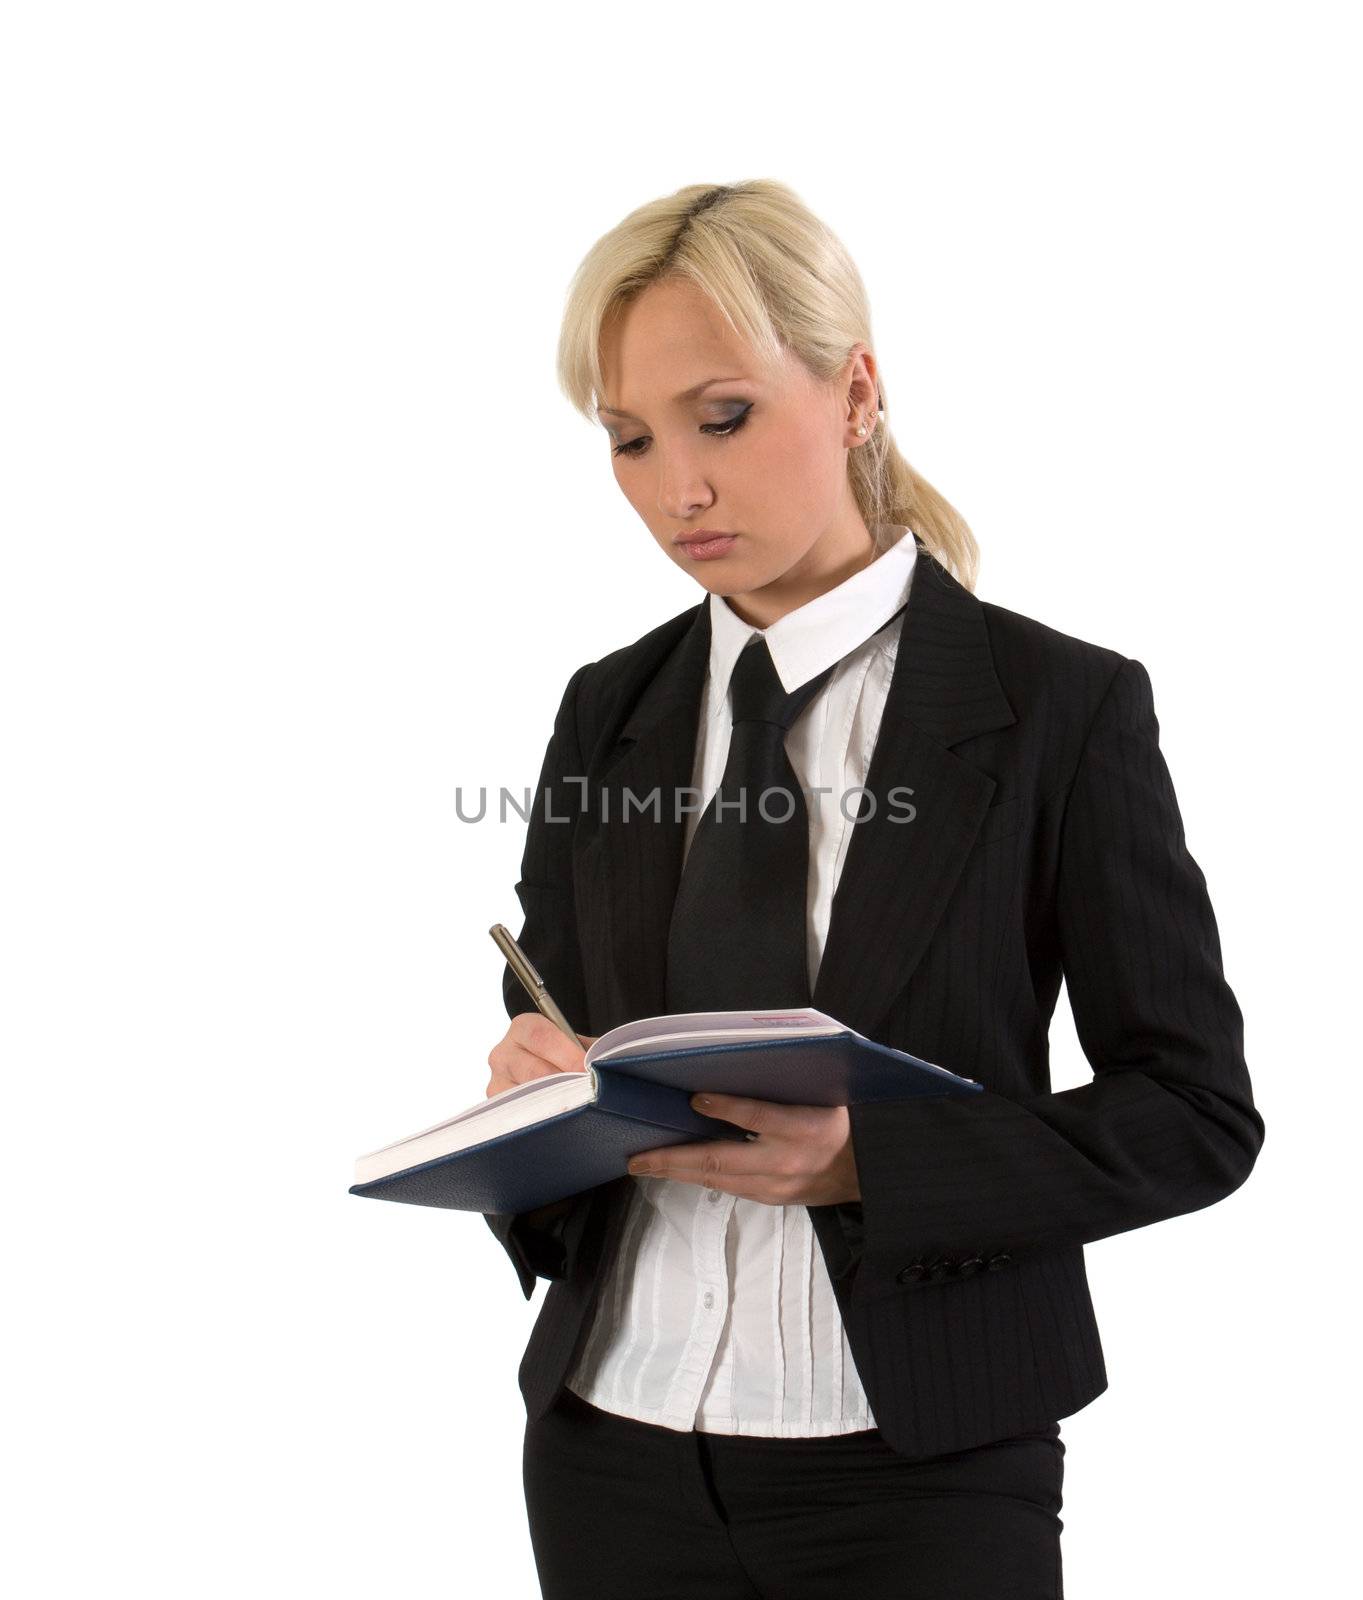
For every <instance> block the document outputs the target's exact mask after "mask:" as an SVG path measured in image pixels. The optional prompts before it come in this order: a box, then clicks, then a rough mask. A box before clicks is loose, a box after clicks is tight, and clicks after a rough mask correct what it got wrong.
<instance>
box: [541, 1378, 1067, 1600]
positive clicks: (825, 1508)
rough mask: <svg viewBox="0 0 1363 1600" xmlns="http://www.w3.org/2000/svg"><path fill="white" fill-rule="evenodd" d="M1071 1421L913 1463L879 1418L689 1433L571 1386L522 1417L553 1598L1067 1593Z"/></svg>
mask: <svg viewBox="0 0 1363 1600" xmlns="http://www.w3.org/2000/svg"><path fill="white" fill-rule="evenodd" d="M1064 1454H1065V1446H1064V1445H1063V1444H1062V1443H1061V1440H1060V1424H1059V1423H1058V1422H1057V1423H1052V1424H1051V1425H1050V1427H1048V1428H1045V1429H1043V1430H1041V1431H1039V1432H1036V1433H1025V1434H1020V1435H1018V1436H1016V1437H1013V1438H1009V1439H1000V1440H996V1441H994V1442H992V1443H990V1444H986V1445H980V1446H978V1447H977V1448H975V1449H973V1450H959V1451H955V1452H953V1453H952V1454H950V1455H943V1456H934V1457H931V1458H929V1459H926V1460H910V1459H908V1458H907V1457H905V1456H901V1455H900V1454H899V1453H898V1452H897V1451H895V1450H893V1449H892V1448H891V1447H890V1446H889V1445H888V1444H886V1443H885V1441H884V1440H883V1439H882V1438H881V1437H880V1432H879V1430H878V1429H876V1428H871V1429H869V1430H866V1431H864V1432H860V1433H849V1434H835V1435H833V1436H832V1437H830V1438H823V1439H819V1438H814V1439H804V1438H801V1439H776V1438H757V1437H753V1436H750V1435H743V1434H715V1433H703V1432H699V1431H693V1432H690V1433H680V1432H678V1431H676V1430H675V1429H671V1428H659V1427H654V1426H653V1425H652V1424H650V1423H646V1422H636V1421H635V1420H634V1419H633V1418H632V1417H621V1416H617V1415H616V1414H615V1413H613V1412H609V1411H602V1410H599V1409H598V1408H597V1407H595V1406H592V1405H589V1404H588V1403H587V1402H586V1401H585V1400H581V1399H579V1398H578V1397H577V1395H575V1394H574V1393H573V1392H572V1391H571V1390H570V1389H564V1390H562V1391H561V1392H560V1395H559V1398H558V1400H557V1401H556V1403H555V1404H554V1405H553V1406H552V1407H551V1408H550V1409H549V1411H548V1412H547V1413H546V1414H545V1415H544V1416H543V1417H541V1418H540V1420H539V1421H538V1422H527V1424H526V1430H525V1447H524V1473H525V1500H526V1509H527V1512H528V1514H529V1521H530V1537H531V1543H532V1545H533V1547H534V1552H535V1564H536V1567H537V1568H538V1571H539V1580H540V1584H541V1590H542V1594H543V1596H544V1600H683V1597H685V1600H850V1597H853V1596H855V1597H856V1600H891V1597H893V1600H983V1597H986V1596H987V1597H989V1600H1004V1597H1006V1600H1060V1597H1061V1596H1062V1595H1063V1592H1064V1591H1063V1587H1062V1582H1061V1561H1060V1531H1061V1528H1062V1527H1063V1523H1062V1522H1061V1519H1060V1515H1059V1513H1060V1505H1061V1484H1062V1480H1063V1475H1064Z"/></svg>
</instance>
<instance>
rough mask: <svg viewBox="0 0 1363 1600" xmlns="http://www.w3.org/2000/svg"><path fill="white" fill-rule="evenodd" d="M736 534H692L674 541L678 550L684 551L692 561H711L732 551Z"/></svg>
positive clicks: (735, 541) (736, 537) (736, 538)
mask: <svg viewBox="0 0 1363 1600" xmlns="http://www.w3.org/2000/svg"><path fill="white" fill-rule="evenodd" d="M737 540H738V535H737V534H736V533H712V534H704V533H693V534H689V535H688V536H687V537H686V538H685V539H678V540H675V541H674V543H675V544H676V546H677V548H678V549H679V550H684V551H685V552H686V554H687V556H688V557H689V558H690V559H691V560H692V561H713V560H715V559H716V558H717V557H719V556H723V555H725V554H727V553H728V551H730V550H732V549H733V547H734V545H735V544H736V543H737Z"/></svg>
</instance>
